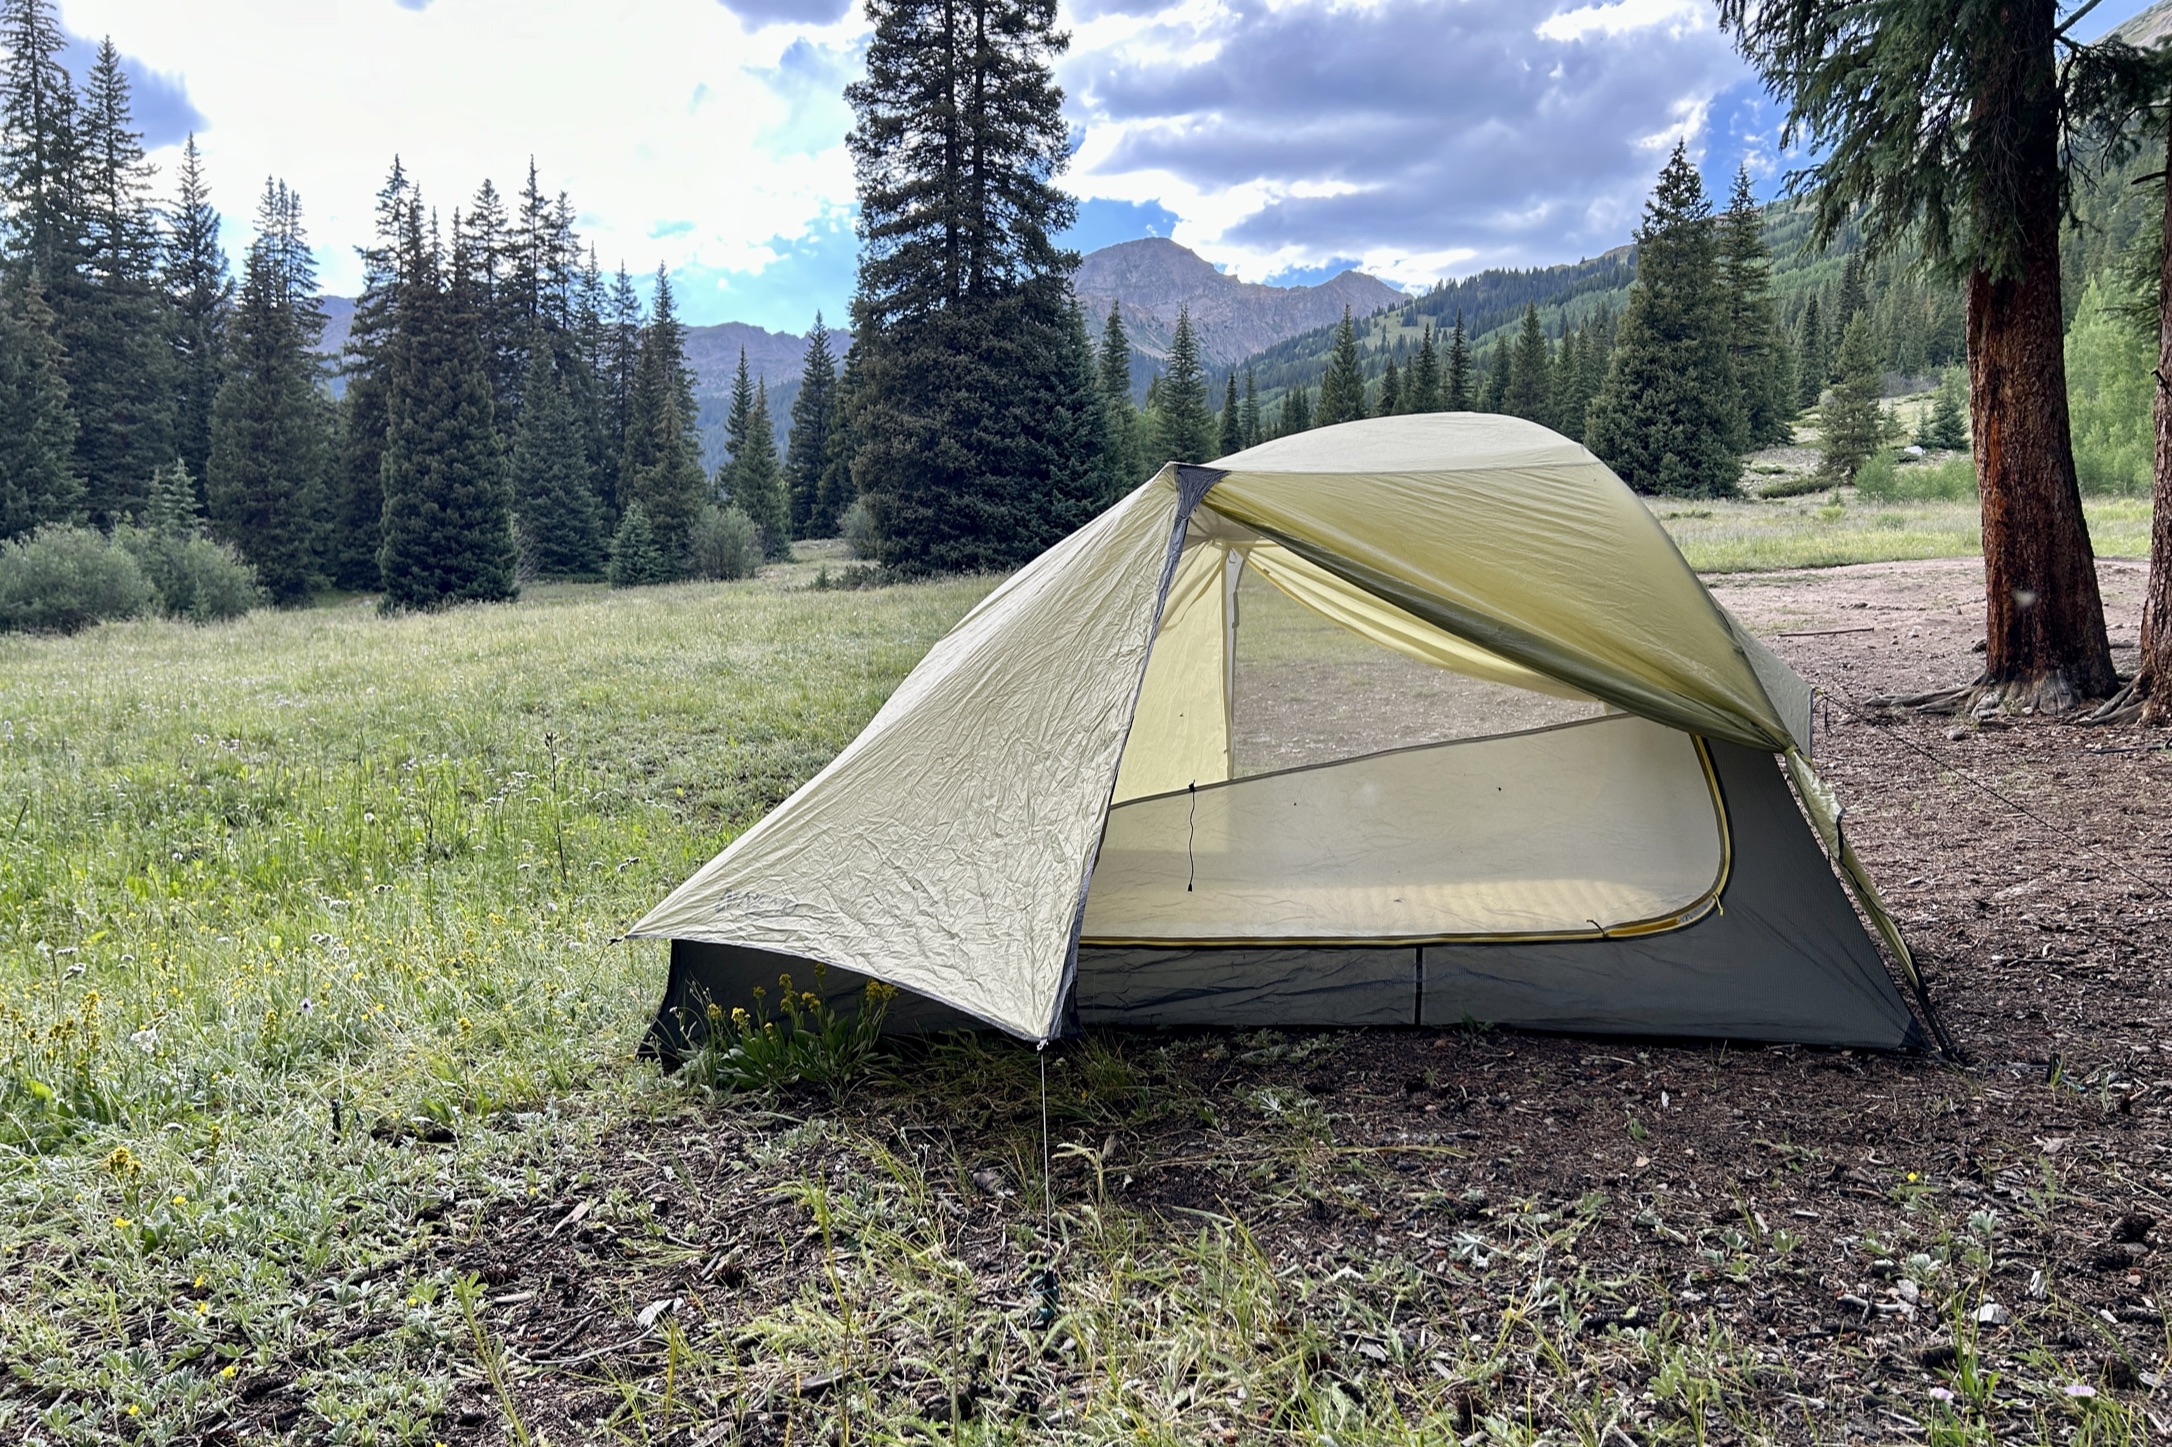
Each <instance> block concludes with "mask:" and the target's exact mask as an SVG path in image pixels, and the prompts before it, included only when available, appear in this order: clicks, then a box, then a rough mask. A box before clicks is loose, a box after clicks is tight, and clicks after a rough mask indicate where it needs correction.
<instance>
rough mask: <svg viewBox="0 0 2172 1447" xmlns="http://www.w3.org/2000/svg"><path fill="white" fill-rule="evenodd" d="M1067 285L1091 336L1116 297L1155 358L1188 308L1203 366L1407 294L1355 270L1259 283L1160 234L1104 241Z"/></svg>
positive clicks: (1133, 333) (1129, 329) (1137, 340)
mask: <svg viewBox="0 0 2172 1447" xmlns="http://www.w3.org/2000/svg"><path fill="white" fill-rule="evenodd" d="M1072 285H1073V287H1074V288H1075V289H1076V290H1077V292H1078V299H1079V301H1080V303H1081V304H1083V305H1084V306H1085V308H1086V314H1087V319H1088V325H1089V326H1091V327H1092V328H1093V332H1094V336H1095V338H1096V340H1098V339H1099V337H1100V334H1101V328H1102V327H1103V326H1105V325H1106V324H1107V322H1108V317H1109V305H1110V303H1111V302H1121V303H1122V304H1123V311H1124V330H1125V332H1126V334H1127V335H1129V337H1130V338H1131V345H1132V350H1133V351H1134V352H1135V353H1136V354H1138V355H1139V356H1140V357H1142V358H1145V359H1148V360H1149V362H1150V363H1151V362H1152V361H1159V360H1160V359H1162V358H1164V357H1166V356H1168V354H1169V343H1170V340H1171V338H1173V337H1174V336H1175V334H1176V324H1177V314H1178V312H1179V311H1180V310H1181V309H1183V308H1185V307H1189V308H1190V309H1191V319H1192V329H1193V331H1194V332H1195V333H1196V334H1197V335H1198V337H1199V347H1200V351H1201V353H1202V354H1203V355H1204V356H1205V358H1206V361H1207V364H1208V366H1210V367H1214V368H1225V367H1228V366H1230V365H1231V364H1233V363H1236V362H1241V361H1243V360H1244V359H1245V358H1246V357H1249V356H1253V355H1255V354H1257V353H1258V352H1261V351H1263V350H1265V349H1266V348H1268V347H1272V346H1274V345H1275V344H1276V343H1277V342H1280V341H1282V340H1284V339H1285V338H1287V337H1291V336H1295V335H1298V334H1299V333H1302V332H1307V331H1310V330H1312V329H1314V328H1316V327H1323V326H1330V325H1333V324H1334V323H1335V322H1338V321H1340V320H1342V314H1343V309H1344V308H1345V307H1348V308H1349V309H1350V311H1351V312H1353V313H1354V314H1356V315H1358V316H1369V315H1371V314H1372V313H1374V312H1376V311H1379V310H1380V309H1381V308H1383V307H1391V306H1398V305H1400V304H1402V303H1403V302H1404V301H1405V300H1407V297H1406V295H1405V294H1404V293H1403V292H1400V291H1398V290H1396V289H1395V288H1394V287H1392V286H1389V285H1388V284H1387V283H1386V282H1384V281H1381V280H1379V279H1378V278H1376V277H1371V276H1367V275H1365V274H1364V273H1363V272H1358V271H1345V272H1343V273H1342V274H1341V275H1340V276H1336V277H1333V278H1331V279H1329V280H1327V281H1323V282H1321V283H1319V284H1318V285H1317V286H1265V285H1262V284H1260V283H1258V282H1249V281H1240V280H1238V279H1237V278H1236V277H1233V276H1229V275H1226V274H1225V273H1223V272H1220V271H1217V270H1216V269H1215V268H1214V265H1213V264H1212V263H1211V262H1209V261H1207V260H1206V259H1205V258H1204V257H1202V256H1200V255H1198V254H1197V253H1196V252H1193V251H1190V250H1187V249H1186V248H1184V247H1182V246H1179V245H1178V244H1177V243H1176V242H1174V241H1171V240H1169V239H1168V238H1167V237H1162V236H1150V237H1147V238H1145V239H1143V240H1139V241H1125V242H1120V243H1118V244H1117V245H1115V246H1105V247H1103V248H1102V249H1101V250H1099V251H1096V252H1094V253H1093V254H1092V255H1090V256H1088V257H1087V258H1086V259H1085V260H1084V261H1082V262H1081V263H1080V264H1079V268H1078V271H1077V272H1076V273H1074V274H1073V277H1072Z"/></svg>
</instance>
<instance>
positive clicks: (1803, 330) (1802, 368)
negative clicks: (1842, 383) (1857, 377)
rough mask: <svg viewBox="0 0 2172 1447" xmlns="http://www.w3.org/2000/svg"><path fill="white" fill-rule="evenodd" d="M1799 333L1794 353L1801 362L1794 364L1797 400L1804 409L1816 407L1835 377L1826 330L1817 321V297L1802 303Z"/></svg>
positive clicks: (1813, 295)
mask: <svg viewBox="0 0 2172 1447" xmlns="http://www.w3.org/2000/svg"><path fill="white" fill-rule="evenodd" d="M1796 331H1797V333H1798V340H1797V344H1796V348H1795V352H1796V356H1797V357H1798V359H1799V360H1798V361H1797V362H1796V364H1795V400H1796V402H1797V403H1798V404H1799V405H1800V406H1802V407H1815V406H1817V405H1818V398H1819V397H1821V396H1823V395H1824V392H1825V383H1826V381H1827V380H1828V379H1829V378H1830V376H1831V374H1832V364H1831V362H1830V360H1829V359H1828V358H1827V356H1826V353H1825V327H1824V324H1823V323H1822V322H1821V321H1819V319H1818V299H1817V295H1816V293H1812V294H1811V297H1810V299H1809V300H1808V301H1806V302H1804V303H1803V308H1802V322H1801V324H1800V325H1799V326H1798V327H1797V328H1796Z"/></svg>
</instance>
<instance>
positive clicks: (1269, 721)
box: [1231, 568, 1607, 777]
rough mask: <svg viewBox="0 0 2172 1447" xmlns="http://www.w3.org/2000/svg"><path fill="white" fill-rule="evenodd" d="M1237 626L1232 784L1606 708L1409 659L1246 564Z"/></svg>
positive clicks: (1592, 713)
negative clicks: (1238, 779)
mask: <svg viewBox="0 0 2172 1447" xmlns="http://www.w3.org/2000/svg"><path fill="white" fill-rule="evenodd" d="M1236 621H1237V627H1236V630H1235V633H1236V667H1235V710H1234V717H1233V724H1232V738H1231V745H1232V753H1233V755H1234V760H1233V762H1234V769H1235V773H1236V774H1237V775H1238V776H1239V777H1243V776H1245V775H1248V774H1258V773H1263V772H1266V771H1268V770H1271V769H1287V768H1293V767H1296V766H1298V765H1301V764H1322V763H1328V762H1331V761H1333V760H1336V759H1346V758H1350V757H1352V756H1353V755H1357V754H1370V753H1378V752H1379V751H1381V750H1383V749H1397V748H1407V747H1409V746H1410V745H1413V744H1424V743H1437V742H1441V741H1444V740H1448V739H1467V738H1482V737H1486V736H1489V735H1493V734H1504V733H1514V732H1517V731H1519V730H1522V729H1531V728H1541V727H1544V726H1546V725H1549V724H1558V723H1569V722H1573V721H1574V720H1577V719H1584V718H1593V717H1596V716H1598V715H1600V714H1602V713H1605V712H1606V711H1607V710H1606V706H1605V705H1604V704H1600V703H1596V702H1591V701H1586V700H1577V699H1563V698H1553V697H1549V696H1548V695H1545V694H1541V693H1531V692H1527V691H1525V690H1523V689H1520V688H1512V687H1508V686H1506V685H1503V684H1497V683H1489V682H1485V681H1482V680H1479V679H1474V678H1466V677H1464V676H1463V675H1461V674H1457V673H1451V672H1448V671H1447V670H1445V669H1440V668H1434V667H1432V666H1430V665H1428V664H1425V663H1421V662H1419V661H1418V660H1416V659H1414V658H1407V657H1405V656H1404V655H1402V654H1400V653H1397V652H1394V651H1393V650H1391V649H1388V648H1383V647H1381V646H1380V645H1379V644H1377V643H1374V642H1372V641H1371V640H1369V639H1366V638H1363V637H1360V636H1359V635H1358V634H1355V633H1353V632H1351V631H1350V630H1349V629H1347V628H1344V627H1342V626H1340V625H1339V624H1337V623H1335V622H1333V621H1332V620H1330V619H1328V618H1325V617H1322V616H1321V615H1320V614H1319V613H1316V612H1314V611H1313V610H1312V609H1310V608H1307V607H1304V606H1303V605H1301V604H1299V603H1297V602H1295V601H1293V600H1292V599H1291V598H1290V597H1289V596H1288V595H1287V594H1285V593H1283V592H1282V590H1281V589H1279V588H1277V587H1276V586H1275V585H1274V584H1272V583H1270V582H1268V581H1267V580H1266V579H1265V578H1263V577H1261V576H1260V574H1259V572H1258V571H1257V570H1256V569H1253V568H1246V569H1245V570H1244V572H1243V574H1242V576H1241V579H1240V581H1239V582H1238V585H1237V620H1236Z"/></svg>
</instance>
